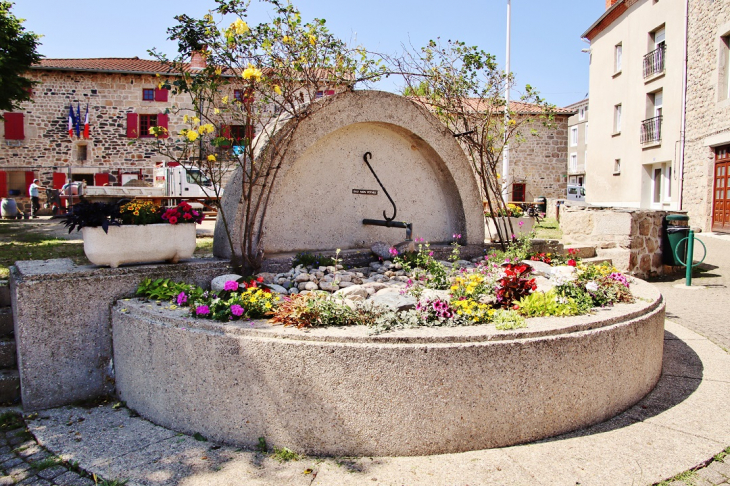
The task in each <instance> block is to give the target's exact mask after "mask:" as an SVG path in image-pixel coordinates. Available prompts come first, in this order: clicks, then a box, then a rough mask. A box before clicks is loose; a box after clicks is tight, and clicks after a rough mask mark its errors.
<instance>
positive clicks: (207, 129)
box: [198, 123, 215, 135]
mask: <svg viewBox="0 0 730 486" xmlns="http://www.w3.org/2000/svg"><path fill="white" fill-rule="evenodd" d="M214 131H215V127H214V126H213V124H211V123H206V124H205V125H200V126H199V127H198V133H199V134H201V135H205V134H206V133H213V132H214Z"/></svg>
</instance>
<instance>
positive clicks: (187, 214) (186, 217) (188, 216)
mask: <svg viewBox="0 0 730 486" xmlns="http://www.w3.org/2000/svg"><path fill="white" fill-rule="evenodd" d="M183 218H185V219H190V218H192V216H190V214H189V213H185V214H184V215H183Z"/></svg>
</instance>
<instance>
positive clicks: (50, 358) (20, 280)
mask: <svg viewBox="0 0 730 486" xmlns="http://www.w3.org/2000/svg"><path fill="white" fill-rule="evenodd" d="M227 272H230V268H229V265H228V262H225V261H221V260H215V259H197V260H191V261H189V262H186V263H181V264H177V265H139V266H128V267H122V268H97V267H93V266H75V265H74V264H73V262H71V260H69V259H56V260H44V261H19V262H17V263H16V265H15V267H11V276H10V285H11V295H12V302H13V314H14V321H15V339H16V342H17V349H18V370H19V373H20V380H21V384H22V399H23V407H24V408H25V409H26V410H37V409H42V408H49V407H54V406H59V405H64V404H68V403H72V402H74V401H77V400H83V399H89V398H93V397H96V396H99V395H105V394H109V393H111V392H113V390H114V372H113V369H112V361H111V359H112V342H111V341H112V340H111V329H110V327H109V312H110V306H111V305H112V304H113V303H114V302H115V301H116V300H117V299H120V298H125V297H130V296H133V295H134V293H135V291H136V289H137V286H138V285H139V283H140V282H141V281H142V280H143V279H145V278H153V279H155V278H170V279H173V280H175V281H185V282H190V283H195V284H197V285H201V286H207V285H209V283H210V280H211V279H212V278H213V277H214V276H216V275H220V274H223V273H227Z"/></svg>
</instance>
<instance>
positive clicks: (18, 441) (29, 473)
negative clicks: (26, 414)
mask: <svg viewBox="0 0 730 486" xmlns="http://www.w3.org/2000/svg"><path fill="white" fill-rule="evenodd" d="M1 410H2V413H1V414H0V486H3V485H9V484H19V485H21V484H22V485H29V486H54V485H55V486H94V485H95V484H97V485H108V486H112V485H113V484H114V483H113V482H106V481H104V480H101V479H100V478H94V479H92V478H91V477H88V475H87V474H86V473H85V472H84V471H82V470H80V469H79V468H78V467H75V466H74V465H73V464H70V463H66V462H63V461H62V460H61V459H60V458H58V457H56V456H54V455H52V454H51V453H50V452H48V451H47V450H45V449H44V448H43V447H41V446H39V445H38V443H37V442H36V441H35V439H34V438H33V435H32V434H31V433H30V432H29V431H28V429H27V428H26V425H25V421H24V420H23V418H22V416H21V415H20V411H19V410H17V409H8V408H3V409H1Z"/></svg>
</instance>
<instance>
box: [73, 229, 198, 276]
mask: <svg viewBox="0 0 730 486" xmlns="http://www.w3.org/2000/svg"><path fill="white" fill-rule="evenodd" d="M82 233H83V235H84V253H85V254H86V257H87V258H88V259H89V261H90V262H91V263H93V264H95V265H109V266H110V267H112V268H116V267H118V266H119V265H123V264H125V263H150V262H159V261H167V262H170V263H177V262H178V261H179V260H183V259H186V258H190V257H191V256H193V252H194V251H195V225H194V224H168V223H164V224H148V225H128V226H110V227H109V233H104V230H103V229H101V228H83V229H82Z"/></svg>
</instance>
